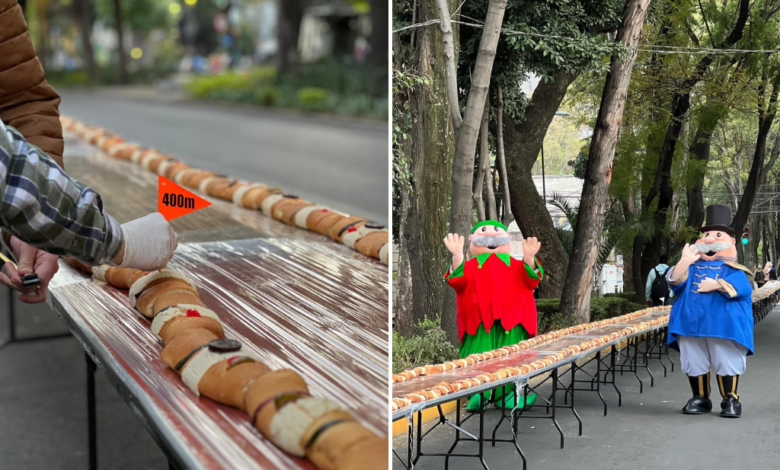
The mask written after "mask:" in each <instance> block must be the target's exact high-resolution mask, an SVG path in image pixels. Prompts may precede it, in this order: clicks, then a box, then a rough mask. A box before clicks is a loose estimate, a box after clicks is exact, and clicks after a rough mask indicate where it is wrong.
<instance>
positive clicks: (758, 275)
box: [753, 267, 769, 289]
mask: <svg viewBox="0 0 780 470" xmlns="http://www.w3.org/2000/svg"><path fill="white" fill-rule="evenodd" d="M767 278H769V270H768V269H767V268H766V267H764V269H763V270H762V269H756V272H755V274H754V275H753V281H755V283H756V287H758V288H759V289H760V288H762V287H763V286H764V284H765V283H766V280H767Z"/></svg>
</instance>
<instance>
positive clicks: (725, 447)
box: [393, 309, 780, 470]
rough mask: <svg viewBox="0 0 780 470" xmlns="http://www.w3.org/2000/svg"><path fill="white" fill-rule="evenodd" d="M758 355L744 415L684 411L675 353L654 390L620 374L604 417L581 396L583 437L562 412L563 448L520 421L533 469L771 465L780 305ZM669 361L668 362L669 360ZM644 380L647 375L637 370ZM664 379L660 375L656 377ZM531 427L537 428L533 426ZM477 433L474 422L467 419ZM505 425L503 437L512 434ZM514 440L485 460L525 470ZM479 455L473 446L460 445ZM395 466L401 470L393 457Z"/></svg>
mask: <svg viewBox="0 0 780 470" xmlns="http://www.w3.org/2000/svg"><path fill="white" fill-rule="evenodd" d="M755 344H756V355H755V356H751V357H750V358H748V366H747V372H746V374H745V376H744V377H743V380H742V381H741V382H740V384H739V395H740V398H741V399H742V403H743V415H742V418H741V419H736V420H729V419H724V418H720V417H719V416H718V415H717V414H716V413H714V412H713V413H712V414H708V415H701V416H689V415H683V414H682V413H681V412H680V409H681V408H682V407H683V405H684V404H685V402H686V401H687V400H688V398H689V397H690V388H689V386H688V380H687V378H686V377H685V376H684V375H683V374H682V373H681V372H680V370H679V367H677V366H679V364H680V361H679V356H678V355H677V354H675V353H673V354H672V358H673V359H674V361H675V371H674V373H671V374H669V376H668V377H667V378H663V373H662V369H661V367H660V366H659V365H658V364H657V362H656V364H655V365H652V366H651V368H650V370H651V371H652V372H653V374H654V375H655V376H656V381H655V387H653V388H649V387H648V386H647V385H648V382H647V381H646V382H645V390H644V393H643V394H641V395H640V394H639V387H638V382H637V381H636V379H635V378H634V377H633V376H628V375H624V376H623V377H620V376H618V387H620V390H621V391H622V392H623V407H622V408H618V407H617V395H616V394H615V392H614V391H611V390H608V391H606V392H605V393H604V396H605V397H606V399H607V403H608V405H609V410H608V416H606V417H604V416H603V408H602V405H601V402H600V401H598V399H597V398H596V397H595V394H589V393H580V394H578V395H577V411H578V412H579V414H580V416H581V417H582V419H583V421H584V428H583V436H582V437H579V436H578V435H577V426H576V421H575V419H574V417H573V416H572V414H571V411H570V410H560V415H559V416H560V423H561V426H562V427H563V430H564V434H565V436H566V447H565V448H564V449H560V447H559V440H558V433H557V431H556V430H555V428H553V426H552V424H551V423H550V422H549V420H521V422H520V426H521V427H520V439H519V443H520V445H521V447H522V448H523V451H524V453H525V454H526V457H527V458H528V469H529V470H558V469H578V470H590V469H599V470H601V469H630V470H639V469H665V468H675V469H686V470H699V469H701V470H713V469H748V468H750V469H772V468H778V467H779V466H780V464H778V458H779V457H780V447H779V446H778V442H780V393H778V390H780V374H778V369H777V363H778V362H777V361H778V358H780V309H775V310H774V311H773V312H772V313H770V314H769V315H768V316H767V317H766V318H765V319H764V320H763V321H762V322H761V323H759V324H758V325H757V326H756V329H755ZM667 365H668V364H667ZM640 376H641V377H643V378H644V379H647V378H648V376H647V373H646V372H644V371H640ZM659 377H660V378H659ZM712 392H713V402H714V403H713V404H714V405H715V408H717V410H718V412H719V411H720V394H719V393H718V391H717V385H716V384H715V382H714V377H713V384H712ZM497 413H498V412H497V411H495V410H494V411H492V412H490V413H489V415H488V417H486V420H485V427H486V429H490V430H491V431H492V429H493V426H495V423H496V421H497V419H496V418H495V416H496V415H497ZM531 426H534V427H533V428H532V427H531ZM466 429H467V430H471V431H475V430H476V429H477V428H476V423H472V422H469V423H466ZM507 429H508V428H504V434H505V435H504V436H503V437H510V436H511V435H510V434H509V432H508V431H507ZM452 436H453V432H451V430H446V431H444V430H439V429H437V430H434V431H433V432H432V433H431V435H430V436H429V438H426V442H425V443H424V445H423V451H426V450H427V451H428V452H443V451H446V450H447V448H448V447H449V446H450V445H451V443H452ZM405 437H406V436H405V435H404V436H400V437H396V438H395V439H394V441H393V447H394V448H395V449H396V451H402V452H404V453H405V447H404V439H405ZM512 449H513V447H512V445H511V444H501V443H498V444H497V446H496V447H495V448H491V447H490V446H489V445H487V446H486V447H485V451H486V458H485V461H486V463H487V465H488V466H489V467H490V468H491V469H494V470H495V469H501V470H503V469H521V468H522V462H521V461H520V458H519V456H518V455H517V454H516V453H515V452H514V451H513V450H512ZM461 451H462V452H468V453H471V452H475V451H476V445H475V444H466V445H462V447H461ZM393 466H394V469H396V470H398V469H400V468H401V466H400V465H398V462H397V461H394V464H393ZM441 468H444V462H443V459H441V458H438V457H429V458H425V457H423V458H421V459H420V460H419V461H418V464H417V465H416V466H415V469H418V470H423V469H441ZM450 468H451V469H453V470H461V469H469V470H472V469H477V468H481V467H480V466H479V463H478V461H477V460H476V459H463V458H460V459H451V460H450Z"/></svg>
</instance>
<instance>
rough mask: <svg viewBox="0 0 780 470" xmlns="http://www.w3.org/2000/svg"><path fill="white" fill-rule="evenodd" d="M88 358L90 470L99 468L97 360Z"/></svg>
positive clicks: (87, 356) (85, 354)
mask: <svg viewBox="0 0 780 470" xmlns="http://www.w3.org/2000/svg"><path fill="white" fill-rule="evenodd" d="M84 356H85V357H86V358H87V430H88V433H89V470H97V413H96V410H95V369H96V368H97V367H96V366H95V362H94V361H93V360H92V358H91V357H89V354H87V353H84Z"/></svg>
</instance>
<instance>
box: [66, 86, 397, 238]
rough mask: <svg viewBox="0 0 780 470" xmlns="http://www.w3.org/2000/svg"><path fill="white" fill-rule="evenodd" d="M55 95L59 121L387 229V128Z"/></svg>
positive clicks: (127, 95)
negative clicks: (95, 128) (103, 131)
mask: <svg viewBox="0 0 780 470" xmlns="http://www.w3.org/2000/svg"><path fill="white" fill-rule="evenodd" d="M58 91H59V92H60V94H61V96H62V104H61V105H60V112H61V113H62V114H65V115H68V116H72V117H75V118H78V119H80V120H82V121H84V122H87V123H91V124H96V125H100V126H103V127H105V128H107V129H110V130H112V131H114V132H116V133H117V134H119V135H120V136H122V137H123V138H124V139H125V140H128V141H132V142H138V143H141V144H143V145H146V146H150V147H155V148H157V149H158V150H160V151H162V152H166V153H170V154H172V155H174V156H175V157H177V158H181V159H182V160H184V161H185V162H187V163H188V164H190V165H192V166H195V167H199V168H203V169H208V170H212V171H216V172H219V173H221V174H225V175H228V176H233V177H237V178H241V179H244V180H248V181H256V182H262V183H265V184H268V185H272V186H276V187H281V188H283V189H284V190H285V191H287V192H288V193H294V194H296V195H298V196H300V197H303V198H305V199H308V200H311V201H312V202H316V203H318V204H320V205H325V206H328V207H331V208H332V209H335V210H339V211H342V212H346V213H350V214H354V215H360V216H363V217H368V218H370V219H373V220H376V221H378V222H382V223H384V224H387V223H388V220H389V217H388V198H389V178H388V168H389V166H388V158H389V157H388V155H389V153H388V148H389V147H388V145H389V133H388V124H387V122H384V121H372V120H363V119H353V118H345V117H338V116H328V115H309V114H303V113H299V112H294V111H286V110H276V109H264V108H258V107H253V106H240V105H239V106H236V105H227V104H220V103H215V102H203V101H194V100H190V99H185V98H183V97H181V96H180V95H178V94H177V93H175V92H164V91H162V92H161V91H155V90H154V89H141V90H138V89H110V88H109V89H98V90H93V91H87V90H83V91H74V90H68V89H63V90H58ZM66 167H67V162H66Z"/></svg>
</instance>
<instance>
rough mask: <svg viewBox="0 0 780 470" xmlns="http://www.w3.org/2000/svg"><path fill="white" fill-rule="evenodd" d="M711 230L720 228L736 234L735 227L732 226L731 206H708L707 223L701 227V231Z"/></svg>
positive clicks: (730, 233) (732, 234)
mask: <svg viewBox="0 0 780 470" xmlns="http://www.w3.org/2000/svg"><path fill="white" fill-rule="evenodd" d="M710 230H720V231H722V232H726V233H728V234H729V235H731V236H732V237H733V236H734V229H733V228H731V208H730V207H728V206H722V205H720V204H713V205H711V206H707V224H706V225H705V226H704V227H702V228H701V232H702V233H703V232H709V231H710Z"/></svg>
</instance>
